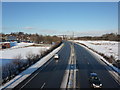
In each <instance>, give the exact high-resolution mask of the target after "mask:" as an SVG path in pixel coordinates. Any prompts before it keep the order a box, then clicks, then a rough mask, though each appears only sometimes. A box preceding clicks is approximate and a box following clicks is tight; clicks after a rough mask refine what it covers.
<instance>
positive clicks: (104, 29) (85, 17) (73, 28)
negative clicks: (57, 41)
mask: <svg viewBox="0 0 120 90" xmlns="http://www.w3.org/2000/svg"><path fill="white" fill-rule="evenodd" d="M2 24H3V27H2V32H3V33H10V32H20V31H21V32H25V33H39V34H43V35H46V34H47V35H61V34H67V35H70V34H72V33H73V32H74V33H75V35H76V36H84V35H90V36H91V35H92V36H96V35H101V34H104V33H110V32H117V30H118V3H117V2H58V3H57V2H16V3H15V2H3V3H2Z"/></svg>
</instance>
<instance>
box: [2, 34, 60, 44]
mask: <svg viewBox="0 0 120 90" xmlns="http://www.w3.org/2000/svg"><path fill="white" fill-rule="evenodd" d="M1 36H2V41H6V40H7V39H6V37H8V36H14V37H16V39H17V40H18V41H29V42H33V43H38V44H40V43H45V44H51V43H52V42H57V41H61V40H62V39H61V38H60V37H57V36H50V35H44V36H43V35H40V34H38V33H36V34H28V33H24V32H11V33H10V34H4V33H1Z"/></svg>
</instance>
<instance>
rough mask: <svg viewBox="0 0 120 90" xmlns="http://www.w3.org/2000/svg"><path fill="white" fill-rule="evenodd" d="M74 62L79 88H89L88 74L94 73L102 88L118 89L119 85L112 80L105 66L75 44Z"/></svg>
mask: <svg viewBox="0 0 120 90" xmlns="http://www.w3.org/2000/svg"><path fill="white" fill-rule="evenodd" d="M74 47H75V53H76V62H77V68H78V72H77V77H76V78H77V80H78V81H77V82H78V87H80V88H89V87H90V84H89V80H88V79H89V74H90V72H96V73H97V74H98V76H99V78H100V79H101V83H102V84H103V88H118V87H119V88H120V85H119V84H118V83H117V82H116V81H115V80H114V78H113V76H112V75H111V74H110V73H109V72H108V70H107V69H106V68H107V66H106V65H105V64H103V63H101V62H100V61H99V58H97V57H95V56H94V55H93V54H91V53H90V52H89V51H88V50H86V49H85V48H83V47H82V46H80V45H77V44H75V45H74Z"/></svg>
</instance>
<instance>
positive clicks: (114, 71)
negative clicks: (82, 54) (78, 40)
mask: <svg viewBox="0 0 120 90" xmlns="http://www.w3.org/2000/svg"><path fill="white" fill-rule="evenodd" d="M79 45H81V44H79ZM81 46H82V47H83V48H85V49H86V50H88V51H89V52H90V53H92V55H94V56H95V57H96V58H98V61H99V62H100V63H102V64H106V65H107V67H105V68H106V69H107V70H108V72H109V73H110V74H111V75H112V76H113V77H114V78H115V79H116V82H118V83H119V84H120V69H118V68H116V67H115V66H113V65H112V64H111V63H109V62H108V61H107V60H106V59H104V58H103V57H102V56H101V55H99V54H97V53H95V52H94V51H92V50H90V49H88V48H87V47H86V46H84V45H81Z"/></svg>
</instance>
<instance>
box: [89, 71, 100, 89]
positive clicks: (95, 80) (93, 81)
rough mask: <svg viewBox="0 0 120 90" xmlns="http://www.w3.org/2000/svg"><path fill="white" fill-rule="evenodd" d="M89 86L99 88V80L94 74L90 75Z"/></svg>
mask: <svg viewBox="0 0 120 90" xmlns="http://www.w3.org/2000/svg"><path fill="white" fill-rule="evenodd" d="M89 81H90V85H91V87H92V88H101V87H102V84H101V82H100V79H99V77H98V75H97V74H96V73H90V79H89Z"/></svg>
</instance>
